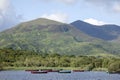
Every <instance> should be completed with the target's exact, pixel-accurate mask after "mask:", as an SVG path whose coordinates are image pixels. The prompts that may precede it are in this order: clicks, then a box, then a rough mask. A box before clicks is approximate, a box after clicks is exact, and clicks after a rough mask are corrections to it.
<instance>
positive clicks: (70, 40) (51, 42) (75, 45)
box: [0, 19, 120, 55]
mask: <svg viewBox="0 0 120 80" xmlns="http://www.w3.org/2000/svg"><path fill="white" fill-rule="evenodd" d="M0 48H12V49H14V50H29V51H33V52H38V53H39V52H43V53H59V54H70V55H71V54H74V55H118V54H119V53H120V50H119V49H120V46H119V45H117V47H116V44H111V43H109V42H106V41H102V40H100V39H97V38H94V37H91V36H88V35H87V34H85V33H83V32H82V31H80V30H78V29H77V28H75V27H73V26H71V25H69V24H64V23H60V22H56V21H52V20H47V19H37V20H33V21H29V22H25V23H22V24H20V25H18V26H16V27H13V28H11V29H9V30H6V31H3V32H1V33H0Z"/></svg>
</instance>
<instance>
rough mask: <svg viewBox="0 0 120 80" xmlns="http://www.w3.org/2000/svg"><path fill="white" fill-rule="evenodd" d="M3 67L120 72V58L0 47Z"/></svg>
mask: <svg viewBox="0 0 120 80" xmlns="http://www.w3.org/2000/svg"><path fill="white" fill-rule="evenodd" d="M4 67H74V68H78V67H79V68H80V69H84V70H95V69H97V68H101V69H102V68H106V69H107V70H108V71H109V72H120V58H119V57H103V56H83V55H66V54H62V55H60V54H57V53H42V52H41V53H35V52H31V51H22V50H13V49H0V70H4Z"/></svg>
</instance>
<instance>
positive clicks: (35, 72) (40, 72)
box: [31, 71, 48, 74]
mask: <svg viewBox="0 0 120 80" xmlns="http://www.w3.org/2000/svg"><path fill="white" fill-rule="evenodd" d="M31 73H32V74H44V73H48V72H47V71H31Z"/></svg>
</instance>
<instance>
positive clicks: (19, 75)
mask: <svg viewBox="0 0 120 80" xmlns="http://www.w3.org/2000/svg"><path fill="white" fill-rule="evenodd" d="M0 80H120V74H109V73H106V72H98V71H90V72H89V71H88V72H72V73H57V72H50V73H47V74H31V73H30V72H26V71H0Z"/></svg>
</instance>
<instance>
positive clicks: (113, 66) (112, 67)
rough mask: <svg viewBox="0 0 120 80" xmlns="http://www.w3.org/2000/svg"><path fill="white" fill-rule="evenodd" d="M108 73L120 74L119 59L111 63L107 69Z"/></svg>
mask: <svg viewBox="0 0 120 80" xmlns="http://www.w3.org/2000/svg"><path fill="white" fill-rule="evenodd" d="M108 71H109V72H110V73H120V59H119V60H118V61H114V62H113V63H111V64H110V66H109V67H108Z"/></svg>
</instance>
